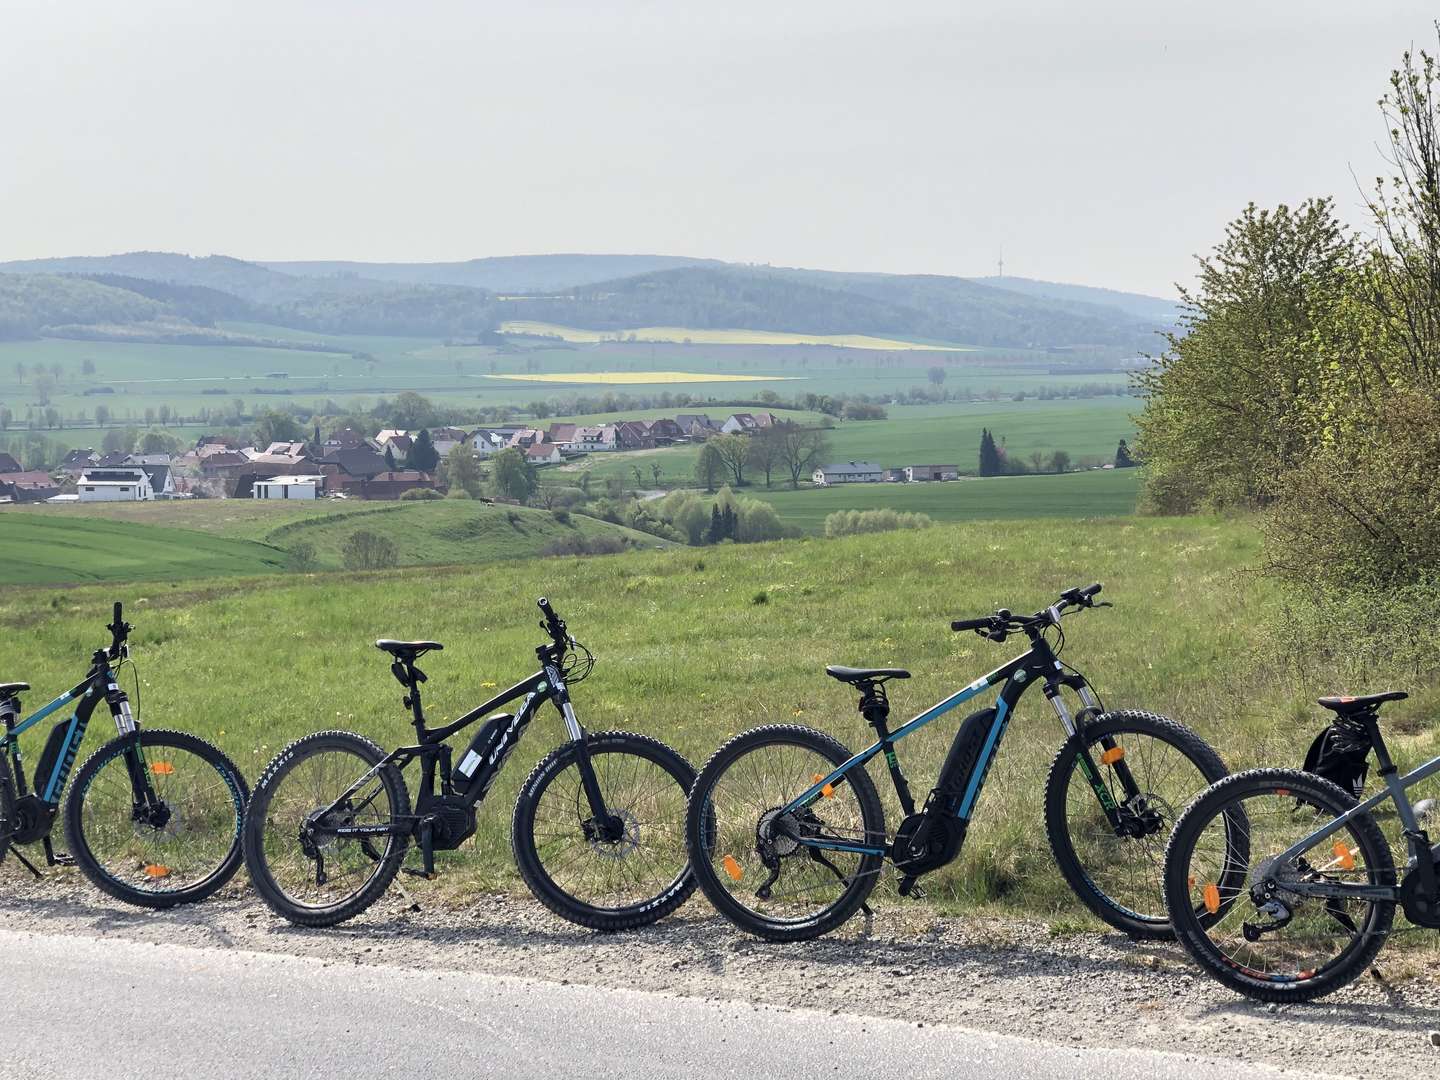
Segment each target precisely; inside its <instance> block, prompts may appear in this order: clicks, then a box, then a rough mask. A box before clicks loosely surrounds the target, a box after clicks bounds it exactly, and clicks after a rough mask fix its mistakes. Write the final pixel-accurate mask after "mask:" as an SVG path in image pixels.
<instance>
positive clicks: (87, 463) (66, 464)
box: [0, 447, 100, 477]
mask: <svg viewBox="0 0 1440 1080" xmlns="http://www.w3.org/2000/svg"><path fill="white" fill-rule="evenodd" d="M99 462H100V455H99V454H98V453H96V452H95V449H94V448H93V447H86V448H85V449H83V450H71V451H70V452H69V453H68V454H66V455H65V459H64V460H63V461H61V462H60V470H61V471H62V472H63V473H65V475H67V476H71V477H78V476H79V475H80V474H81V473H82V472H84V471H85V470H86V469H88V468H90V467H91V466H92V465H97V464H99ZM0 471H3V470H0Z"/></svg>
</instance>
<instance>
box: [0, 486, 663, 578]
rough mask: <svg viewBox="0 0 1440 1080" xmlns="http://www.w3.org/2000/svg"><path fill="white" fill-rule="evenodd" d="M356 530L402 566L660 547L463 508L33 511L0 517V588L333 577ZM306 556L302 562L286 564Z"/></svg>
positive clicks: (510, 510)
mask: <svg viewBox="0 0 1440 1080" xmlns="http://www.w3.org/2000/svg"><path fill="white" fill-rule="evenodd" d="M360 530H365V531H368V532H371V533H376V534H378V535H380V536H384V537H386V538H388V539H389V540H391V541H392V542H393V543H394V544H395V547H396V550H397V552H398V553H399V560H398V563H399V565H401V566H416V565H431V564H447V565H448V564H454V565H467V564H474V563H488V562H495V561H497V560H501V559H516V558H528V557H532V556H535V555H539V554H541V553H543V552H544V551H545V550H546V549H547V548H548V547H549V546H550V545H551V544H554V543H557V542H560V541H564V540H568V539H572V538H575V537H582V538H585V539H586V540H591V541H593V540H595V539H597V538H614V539H618V540H621V541H624V542H626V543H631V544H637V545H640V546H642V547H650V548H655V547H665V546H668V545H667V542H666V541H663V540H658V539H656V538H655V537H653V536H649V535H646V534H645V533H638V532H635V531H634V530H632V529H626V528H623V527H621V526H619V525H612V524H610V523H609V522H606V521H599V520H597V519H595V518H589V517H584V516H583V515H580V514H575V515H572V516H571V518H570V520H569V522H561V521H560V520H558V519H557V518H556V517H555V516H554V515H552V514H551V513H549V512H548V511H545V510H534V509H529V508H525V507H509V506H491V505H488V504H485V503H479V502H470V501H467V500H458V499H446V500H443V501H437V502H394V503H364V502H361V503H353V504H346V503H343V502H332V501H324V502H316V503H310V504H308V505H304V506H273V505H268V504H266V503H263V502H262V503H257V502H254V501H252V500H244V499H221V500H214V501H208V500H206V501H200V500H197V501H195V502H176V503H144V504H138V505H137V504H132V505H128V506H123V505H118V504H117V505H115V506H86V507H80V506H64V507H59V506H55V507H52V506H40V507H33V508H30V507H26V508H18V509H11V510H8V511H6V512H4V513H0V584H7V585H42V584H60V583H73V582H85V581H140V580H167V581H174V580H181V579H185V578H210V577H221V576H234V575H246V574H262V573H271V572H275V571H280V570H285V569H287V568H304V569H319V570H326V569H340V568H342V567H343V566H344V559H343V556H342V554H341V551H342V548H343V545H344V544H345V541H346V540H348V539H349V538H350V537H351V536H352V535H353V534H354V533H356V532H358V531H360ZM301 545H305V546H306V547H308V548H309V549H310V551H311V552H312V553H313V554H312V558H313V562H312V563H310V564H307V565H305V566H303V567H301V566H300V565H299V564H298V563H297V560H296V558H295V555H294V553H295V552H296V550H297V548H299V547H300V546H301Z"/></svg>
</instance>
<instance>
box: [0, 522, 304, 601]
mask: <svg viewBox="0 0 1440 1080" xmlns="http://www.w3.org/2000/svg"><path fill="white" fill-rule="evenodd" d="M287 561H288V557H287V556H286V554H285V552H283V551H279V550H277V549H275V548H272V547H267V546H265V545H264V544H260V543H256V542H255V541H253V540H241V539H232V538H229V537H224V536H214V535H207V534H204V533H196V532H192V531H190V530H188V529H176V528H171V527H168V526H163V525H136V524H131V523H129V522H123V521H106V520H104V519H101V518H89V519H77V517H76V516H75V515H72V514H69V513H67V512H66V510H63V509H56V508H47V512H46V513H39V512H18V511H10V512H8V513H3V514H0V584H3V585H50V584H59V583H64V582H82V581H133V580H155V579H165V580H181V579H185V578H206V577H215V576H217V575H236V574H264V573H269V572H273V571H276V570H283V569H284V568H285V565H286V563H287Z"/></svg>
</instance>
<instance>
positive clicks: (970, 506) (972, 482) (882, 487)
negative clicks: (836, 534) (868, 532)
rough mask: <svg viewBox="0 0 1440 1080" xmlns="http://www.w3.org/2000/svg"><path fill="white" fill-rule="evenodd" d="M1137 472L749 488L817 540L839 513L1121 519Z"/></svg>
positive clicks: (1129, 506)
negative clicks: (796, 488) (885, 510)
mask: <svg viewBox="0 0 1440 1080" xmlns="http://www.w3.org/2000/svg"><path fill="white" fill-rule="evenodd" d="M1139 491H1140V477H1139V470H1138V469H1115V470H1106V471H1101V470H1095V471H1092V472H1082V473H1063V474H1061V475H1058V476H1057V475H1053V474H1052V475H1040V476H994V477H985V478H980V477H972V478H970V479H966V480H951V481H947V482H945V483H922V484H837V485H834V486H832V487H828V488H808V489H801V490H799V491H787V490H783V489H781V488H775V489H774V490H771V491H766V490H765V489H764V488H746V489H745V494H746V495H747V496H748V497H750V498H755V499H763V500H764V501H765V502H768V503H770V504H771V505H772V506H774V507H775V510H776V512H777V513H779V515H780V519H781V520H782V521H783V522H784V523H785V524H786V525H794V526H796V527H798V528H800V529H803V530H804V531H805V532H811V533H818V532H822V531H823V530H824V528H825V518H826V516H827V515H829V514H833V513H834V512H835V511H837V510H878V509H883V508H888V509H891V510H900V511H908V512H911V513H921V514H929V515H930V516H931V517H932V518H934V519H935V520H936V521H988V520H995V519H1005V518H1032V517H1068V518H1090V517H1123V516H1126V515H1129V514H1133V513H1134V512H1135V500H1136V498H1137V497H1138V495H1139Z"/></svg>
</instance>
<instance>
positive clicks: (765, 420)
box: [720, 412, 775, 435]
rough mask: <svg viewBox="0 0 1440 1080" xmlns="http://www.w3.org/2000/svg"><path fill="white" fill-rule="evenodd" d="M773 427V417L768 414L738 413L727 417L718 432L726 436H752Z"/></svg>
mask: <svg viewBox="0 0 1440 1080" xmlns="http://www.w3.org/2000/svg"><path fill="white" fill-rule="evenodd" d="M774 426H775V415H774V414H773V413H768V412H760V413H748V412H740V413H734V414H732V415H731V416H729V417H728V418H727V419H726V420H725V422H724V423H723V424H721V425H720V430H721V432H723V433H724V434H726V435H753V434H755V432H757V431H761V430H763V429H765V428H768V427H774Z"/></svg>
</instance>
